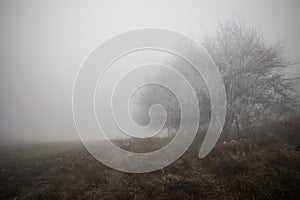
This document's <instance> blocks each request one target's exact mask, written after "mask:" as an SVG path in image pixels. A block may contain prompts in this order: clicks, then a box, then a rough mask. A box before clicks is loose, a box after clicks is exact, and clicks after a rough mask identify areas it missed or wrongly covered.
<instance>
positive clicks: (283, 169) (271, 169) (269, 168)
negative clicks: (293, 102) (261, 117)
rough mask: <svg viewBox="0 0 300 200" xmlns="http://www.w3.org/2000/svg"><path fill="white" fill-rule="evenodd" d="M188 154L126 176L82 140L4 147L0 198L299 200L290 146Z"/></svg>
mask: <svg viewBox="0 0 300 200" xmlns="http://www.w3.org/2000/svg"><path fill="white" fill-rule="evenodd" d="M194 149H196V147H195V148H194ZM194 149H193V147H192V148H191V149H190V150H189V151H188V152H187V153H185V154H184V156H182V157H181V158H180V159H179V160H177V161H176V162H175V163H173V164H171V165H170V166H168V167H166V168H165V169H163V170H160V171H156V172H152V173H146V174H127V173H122V172H118V171H116V170H113V169H110V168H108V167H106V166H104V165H103V164H101V163H100V162H98V161H97V160H95V159H94V158H93V157H92V156H91V155H90V154H89V153H88V152H87V151H86V149H85V148H84V146H83V145H82V144H81V143H80V142H61V143H40V144H27V145H25V144H24V145H14V146H7V147H4V146H3V147H1V151H0V170H1V171H0V199H51V200H55V199H300V175H299V173H300V157H299V154H298V153H297V152H296V151H295V150H294V147H293V146H289V145H285V144H279V143H274V144H268V145H261V146H258V145H252V144H251V143H249V142H245V141H244V142H235V143H234V144H219V145H218V146H216V147H215V149H214V150H213V151H212V152H211V153H210V154H209V156H207V157H205V158H204V159H198V158H197V151H195V150H194Z"/></svg>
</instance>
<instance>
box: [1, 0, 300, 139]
mask: <svg viewBox="0 0 300 200" xmlns="http://www.w3.org/2000/svg"><path fill="white" fill-rule="evenodd" d="M175 2H176V3H175ZM299 9H300V2H299V1H297V0H294V1H292V0H290V1H279V0H276V1H274V0H267V1H259V0H255V1H250V0H249V1H239V0H236V1H221V0H220V1H121V0H119V1H66V0H62V1H50V0H49V1H40V0H35V1H32V0H31V1H29V0H28V1H15V0H6V1H5V0H2V1H0V44H1V46H0V112H1V115H0V140H1V141H6V140H12V139H19V140H24V139H25V140H69V139H77V138H78V136H77V133H76V131H75V126H74V123H73V118H72V109H71V107H72V106H71V97H72V86H73V81H74V78H75V76H76V73H77V71H78V69H79V67H80V65H81V63H82V62H83V61H84V59H85V58H86V57H87V56H88V54H89V52H90V51H91V50H93V49H94V48H95V47H96V46H97V45H99V44H100V43H102V42H103V41H105V40H106V39H108V38H110V37H112V36H114V35H116V34H119V33H120V32H124V31H128V30H132V29H136V28H142V27H160V28H167V29H171V30H176V31H178V32H181V33H183V34H185V35H187V36H189V37H191V38H192V39H194V40H195V41H196V42H198V43H200V42H201V39H202V37H203V36H204V35H205V34H209V33H213V31H214V29H215V28H216V27H217V22H218V20H226V19H230V18H231V17H233V16H235V15H240V16H242V17H244V18H245V20H246V21H247V22H248V23H249V25H251V26H254V27H256V29H257V30H258V31H259V32H261V33H263V34H264V37H265V39H266V40H267V41H268V42H270V43H271V42H277V41H279V40H280V41H283V42H284V44H285V49H284V50H285V52H284V53H285V55H286V56H287V57H289V58H290V59H291V60H292V61H295V62H300V39H299V35H300V23H299V19H300V12H299ZM299 68H300V67H299V65H295V66H294V67H293V68H292V69H291V70H289V71H287V76H290V77H296V76H300V69H299ZM298 91H300V89H299V87H298Z"/></svg>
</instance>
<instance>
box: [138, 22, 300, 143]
mask: <svg viewBox="0 0 300 200" xmlns="http://www.w3.org/2000/svg"><path fill="white" fill-rule="evenodd" d="M202 44H203V46H204V47H205V49H206V50H207V51H208V53H209V55H210V56H211V57H212V59H213V60H214V62H215V64H216V65H217V67H218V68H219V70H220V73H221V75H222V77H223V80H224V85H225V89H226V93H227V103H228V104H227V106H228V107H227V116H226V121H225V125H224V129H223V132H224V133H225V135H228V136H234V137H235V136H236V137H242V135H241V133H247V130H252V129H255V128H256V127H259V126H260V125H262V124H264V125H265V124H266V122H269V121H274V120H279V119H281V118H283V117H285V116H286V114H289V113H291V111H293V109H294V108H293V105H294V104H295V102H294V97H293V92H294V91H293V82H292V81H291V80H288V79H286V78H285V75H284V72H285V70H286V68H287V67H289V66H291V65H292V64H293V63H291V62H290V61H289V60H287V59H286V58H285V57H284V56H283V54H282V48H283V46H282V44H281V43H277V44H272V45H269V44H267V43H266V42H265V41H264V39H263V37H262V36H261V35H260V34H259V33H258V32H257V31H255V29H251V28H249V27H247V26H246V25H245V23H244V21H243V20H231V21H229V22H227V23H219V29H218V30H217V32H216V33H215V35H213V36H208V37H206V38H205V39H204V41H203V43H202ZM187 51H190V50H189V49H187ZM191 53H192V52H191ZM170 65H171V66H173V67H174V68H176V69H177V70H179V71H180V72H181V73H183V74H184V75H185V77H187V79H188V80H189V81H190V83H191V85H192V86H193V88H194V90H195V91H196V93H197V96H198V99H199V105H200V106H201V108H200V109H201V110H202V112H201V114H202V120H201V121H202V122H203V121H205V122H207V121H209V118H210V115H209V114H208V113H209V111H210V104H209V93H208V91H207V88H206V86H205V84H204V81H203V80H202V78H201V76H199V75H198V74H197V73H195V72H194V71H193V70H192V69H190V68H189V67H188V65H187V64H186V63H184V62H183V61H182V60H177V59H175V60H173V61H171V62H170ZM158 76H160V78H169V77H168V75H167V74H162V73H160V74H158ZM174 83H176V80H174ZM178 88H179V89H178V90H179V92H180V86H179V87H178ZM153 97H158V98H162V99H164V100H160V101H161V102H164V106H165V108H166V110H167V112H168V114H170V115H171V117H170V120H169V124H167V126H174V124H175V125H176V124H178V123H179V120H180V117H179V115H180V109H179V108H178V106H177V105H175V104H176V103H177V102H176V101H173V100H171V99H172V98H174V97H173V96H170V95H169V94H167V93H165V92H164V91H158V90H153V89H152V90H151V89H148V90H146V91H145V92H144V93H143V94H141V95H140V100H141V101H140V102H141V105H142V106H145V105H149V104H151V103H153ZM186 101H187V102H186V103H188V101H189V98H188V97H187V98H186ZM233 128H234V129H233ZM233 133H234V134H233Z"/></svg>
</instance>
